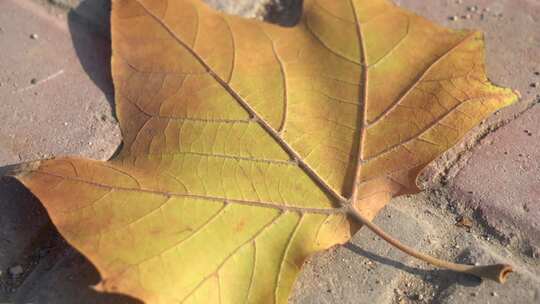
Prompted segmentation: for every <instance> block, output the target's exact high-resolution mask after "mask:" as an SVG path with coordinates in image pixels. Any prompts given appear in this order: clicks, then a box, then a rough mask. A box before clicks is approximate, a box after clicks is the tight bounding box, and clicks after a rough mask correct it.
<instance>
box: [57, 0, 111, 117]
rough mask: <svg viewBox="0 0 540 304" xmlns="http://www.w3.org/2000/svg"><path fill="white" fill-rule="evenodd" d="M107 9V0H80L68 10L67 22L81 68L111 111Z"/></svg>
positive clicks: (109, 41) (108, 12) (108, 9)
mask: <svg viewBox="0 0 540 304" xmlns="http://www.w3.org/2000/svg"><path fill="white" fill-rule="evenodd" d="M110 9H111V3H110V0H83V1H81V2H80V4H79V5H78V6H77V7H76V8H74V9H71V10H70V11H69V12H68V15H67V22H68V28H69V32H70V35H71V40H72V43H73V47H74V48H75V53H76V54H77V57H78V59H79V62H80V64H81V66H82V68H83V69H84V71H85V72H86V74H87V75H88V77H89V78H90V79H91V80H92V82H94V84H95V85H96V86H97V87H98V88H99V89H100V90H101V91H102V92H103V94H104V95H105V97H106V98H107V101H108V102H109V105H110V106H111V109H112V112H113V115H114V114H115V111H114V109H115V108H114V88H113V83H112V74H111V63H110V60H111V54H112V50H111V38H110Z"/></svg>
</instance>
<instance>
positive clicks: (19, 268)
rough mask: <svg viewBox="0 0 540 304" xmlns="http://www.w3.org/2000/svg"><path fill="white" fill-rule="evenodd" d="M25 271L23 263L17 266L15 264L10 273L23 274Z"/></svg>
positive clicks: (14, 274)
mask: <svg viewBox="0 0 540 304" xmlns="http://www.w3.org/2000/svg"><path fill="white" fill-rule="evenodd" d="M23 272H24V269H23V267H22V266H21V265H16V266H13V267H11V268H9V273H10V274H11V275H12V276H18V275H21V274H22V273H23Z"/></svg>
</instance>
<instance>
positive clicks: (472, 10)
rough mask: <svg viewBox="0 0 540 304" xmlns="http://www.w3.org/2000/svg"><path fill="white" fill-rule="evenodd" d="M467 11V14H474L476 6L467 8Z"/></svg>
mask: <svg viewBox="0 0 540 304" xmlns="http://www.w3.org/2000/svg"><path fill="white" fill-rule="evenodd" d="M467 9H468V10H469V12H476V10H477V7H476V6H469V7H468V8H467Z"/></svg>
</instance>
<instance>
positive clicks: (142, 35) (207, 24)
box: [18, 0, 517, 304]
mask: <svg viewBox="0 0 540 304" xmlns="http://www.w3.org/2000/svg"><path fill="white" fill-rule="evenodd" d="M304 2H305V4H304V14H303V17H302V19H301V21H300V23H299V24H298V25H296V26H295V27H292V28H284V27H279V26H276V25H271V24H267V23H264V22H260V21H256V20H247V19H243V18H240V17H236V16H229V15H225V14H222V13H219V12H216V11H214V10H212V9H210V8H209V7H207V6H206V5H205V4H203V3H202V1H197V0H183V1H179V0H178V1H168V0H113V6H112V49H113V58H112V69H113V79H114V86H115V99H116V112H117V115H118V119H119V121H120V126H121V129H122V134H123V138H124V143H123V147H122V150H121V151H120V153H119V155H118V156H117V157H115V158H114V159H112V160H110V161H108V162H99V161H93V160H87V159H80V158H63V159H57V160H47V161H43V162H41V163H40V164H39V166H38V167H37V168H36V169H34V170H32V171H29V172H26V173H25V174H21V175H20V176H19V177H18V178H19V179H20V180H21V181H22V182H23V183H24V184H25V185H26V186H27V187H28V188H29V189H31V191H32V192H33V193H34V194H35V195H36V196H37V197H38V198H39V199H40V200H41V201H42V203H43V205H44V206H45V208H46V209H47V211H48V213H49V215H50V217H51V219H52V221H53V223H54V224H55V225H56V227H57V228H58V230H59V231H60V233H61V234H62V235H63V236H64V237H65V238H66V240H67V241H68V242H69V243H70V244H72V245H73V246H74V247H75V248H77V249H78V250H79V251H81V252H82V253H83V254H84V255H85V256H86V257H87V258H88V259H89V260H90V261H91V262H92V263H94V264H95V265H96V267H97V269H98V270H99V271H100V274H101V276H102V277H103V282H102V283H101V284H100V286H98V288H100V289H101V290H106V291H115V292H121V293H125V294H129V295H132V296H135V297H137V298H139V299H142V300H144V301H145V302H146V303H223V304H226V303H234V304H236V303H286V302H287V298H288V296H289V293H290V290H291V288H292V286H293V283H294V280H295V278H296V277H297V275H298V273H299V271H300V269H301V267H302V264H303V262H304V260H305V259H306V258H307V257H308V256H310V255H312V254H313V253H315V252H317V251H321V250H324V249H327V248H329V247H331V246H333V245H336V244H341V243H344V242H346V241H347V240H349V238H350V237H351V235H352V234H353V233H354V232H356V230H357V229H358V228H359V226H358V225H357V224H356V223H355V222H354V221H353V220H352V219H350V218H349V217H347V215H346V213H345V212H344V207H345V206H347V205H348V204H353V205H354V207H355V208H356V209H357V210H358V211H359V212H360V213H361V214H362V215H364V216H365V217H367V218H368V219H372V218H373V217H375V216H376V215H377V213H378V212H379V211H380V209H381V208H382V207H384V205H385V204H386V203H388V201H389V200H390V199H391V198H392V197H394V196H396V195H401V194H405V193H415V192H418V191H419V189H418V188H417V186H416V184H415V179H416V177H417V175H418V173H419V171H420V170H421V169H422V168H423V167H425V166H426V164H428V163H429V162H430V161H432V160H433V159H435V158H436V157H438V156H439V155H440V154H441V153H443V152H444V151H445V150H447V149H449V148H450V147H452V146H453V145H454V144H455V143H456V142H457V141H458V140H459V139H460V138H462V137H463V135H464V134H465V133H466V132H467V131H468V130H470V129H471V128H472V127H474V126H475V125H477V124H478V123H479V122H480V121H481V120H483V119H484V118H486V117H487V116H488V115H489V114H491V113H493V112H494V111H496V110H498V109H499V108H501V107H504V106H507V105H509V104H511V103H512V102H514V101H516V100H517V96H516V94H514V93H513V92H512V91H511V90H509V89H503V88H499V87H495V86H493V85H491V84H490V83H489V81H488V79H487V78H486V76H485V66H484V51H483V37H482V34H480V33H478V32H468V31H451V30H448V29H444V28H442V27H439V26H437V25H434V24H432V23H431V22H429V21H427V20H426V19H423V18H421V17H418V16H416V15H414V14H412V13H410V12H408V11H405V10H403V9H400V8H398V7H396V6H394V5H392V4H391V3H390V2H388V1H384V0H370V1H361V0H354V1H335V0H311V1H309V0H305V1H304Z"/></svg>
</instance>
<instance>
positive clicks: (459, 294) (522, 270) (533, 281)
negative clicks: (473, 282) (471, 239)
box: [435, 244, 540, 304]
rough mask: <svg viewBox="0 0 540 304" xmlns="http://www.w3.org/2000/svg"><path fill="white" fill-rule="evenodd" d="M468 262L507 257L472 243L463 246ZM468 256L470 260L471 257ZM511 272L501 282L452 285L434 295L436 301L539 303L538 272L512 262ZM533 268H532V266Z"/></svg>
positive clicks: (539, 285) (442, 303) (445, 302)
mask: <svg viewBox="0 0 540 304" xmlns="http://www.w3.org/2000/svg"><path fill="white" fill-rule="evenodd" d="M467 251H468V252H467V253H466V255H467V256H468V257H469V260H468V262H471V261H474V262H477V263H480V264H487V263H494V262H500V261H501V260H508V258H502V257H500V256H497V253H495V252H494V249H493V248H488V247H487V246H485V245H482V244H476V245H474V246H472V247H470V248H467ZM471 258H472V260H471ZM515 263H516V262H514V265H513V267H514V270H515V272H514V273H512V274H510V276H511V279H510V280H508V282H506V283H505V284H504V285H501V284H499V283H496V282H493V281H483V282H482V284H481V285H478V286H465V285H462V284H453V285H451V286H449V287H448V288H447V289H446V290H444V291H443V292H441V293H440V294H438V295H437V297H436V298H435V302H436V303H441V304H454V303H490V304H506V303H513V304H529V303H539V302H540V277H539V276H538V275H539V273H538V272H537V273H532V272H531V269H530V268H529V267H528V266H525V265H519V264H515ZM533 271H534V269H533Z"/></svg>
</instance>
